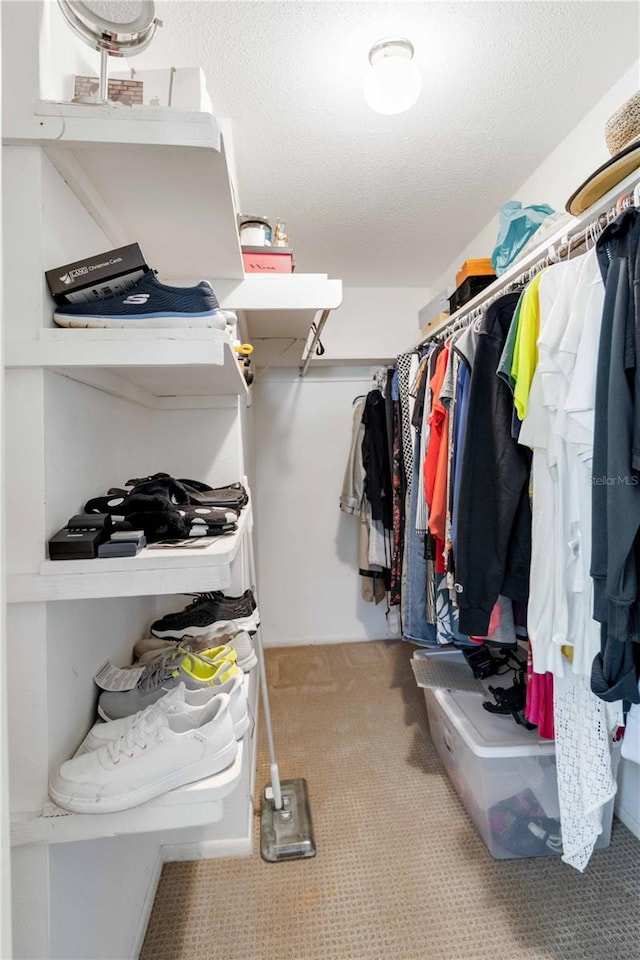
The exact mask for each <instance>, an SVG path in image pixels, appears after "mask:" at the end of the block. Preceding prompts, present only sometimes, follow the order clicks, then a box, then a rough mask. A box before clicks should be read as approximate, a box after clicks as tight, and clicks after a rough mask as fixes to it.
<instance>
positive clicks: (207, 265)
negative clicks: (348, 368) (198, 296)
mask: <svg viewBox="0 0 640 960" xmlns="http://www.w3.org/2000/svg"><path fill="white" fill-rule="evenodd" d="M3 140H4V142H5V143H6V144H10V145H27V144H39V145H40V146H42V148H43V150H44V151H45V153H46V155H47V156H48V157H49V159H50V160H51V162H52V163H53V165H54V166H55V168H56V169H57V170H58V172H59V173H60V175H61V176H62V177H63V178H64V180H65V181H66V183H67V184H68V185H69V187H70V188H71V190H72V191H73V192H74V194H75V195H76V196H77V197H78V199H79V200H80V202H81V203H82V204H83V206H84V207H85V208H86V209H87V210H88V212H89V213H90V214H91V216H92V218H93V219H94V220H95V222H96V223H97V224H99V226H100V227H101V228H102V230H103V231H104V233H105V234H106V236H107V237H108V238H109V239H110V241H111V243H112V244H113V246H121V245H123V244H126V243H132V242H134V241H137V242H139V243H140V246H141V248H142V250H143V252H144V255H145V257H146V259H147V262H148V263H149V265H150V266H152V267H153V268H154V269H156V270H158V272H159V277H160V279H161V280H164V281H165V282H167V281H168V282H175V283H182V284H189V283H193V282H195V281H197V280H198V279H200V278H202V277H206V278H208V279H210V280H212V281H213V283H214V289H215V291H216V295H217V297H218V300H219V301H220V305H221V306H222V307H223V308H224V309H229V310H236V311H238V312H239V313H241V314H242V315H243V318H244V321H245V323H246V329H247V336H248V337H249V338H250V340H251V342H252V343H254V346H255V347H256V352H255V357H254V359H255V361H256V362H257V363H271V362H272V359H273V357H272V354H273V350H274V349H275V350H276V355H277V354H278V353H280V352H281V346H280V341H281V340H284V341H285V347H287V343H288V342H289V341H290V342H291V343H290V345H289V347H288V348H287V349H286V354H287V358H286V359H287V361H288V362H289V363H291V362H292V357H295V358H296V362H297V361H299V360H300V359H301V358H302V356H303V352H304V346H305V343H306V342H307V339H308V337H309V333H310V330H311V324H312V323H313V321H314V319H315V318H316V316H317V315H318V313H319V312H320V311H322V310H334V309H336V307H339V306H340V303H341V302H342V283H341V281H340V280H330V279H329V278H328V277H327V276H326V275H325V274H295V273H294V274H290V275H278V276H260V275H248V276H245V275H244V271H243V266H242V255H241V250H240V243H239V238H238V231H237V227H236V206H237V204H236V198H235V189H234V186H233V184H232V182H231V180H230V177H229V171H228V165H227V160H226V155H225V149H224V140H223V137H222V134H221V132H220V130H219V128H218V124H217V123H216V120H215V118H214V117H212V116H211V115H210V114H206V113H196V112H185V111H177V110H171V109H165V108H157V109H154V108H151V107H146V108H124V107H116V106H105V107H87V106H85V105H82V104H72V103H54V102H48V101H39V102H38V103H37V104H36V108H35V113H34V115H33V117H30V118H27V119H26V120H24V121H20V122H16V121H15V120H13V121H12V122H11V125H10V126H9V127H7V128H5V129H4V130H3ZM123 171H126V173H123ZM123 177H124V183H123ZM123 187H124V188H123ZM176 339H177V338H176ZM203 339H205V338H203ZM274 341H275V346H274V347H273V348H272V347H271V344H272V342H274ZM58 342H59V344H60V345H61V344H62V343H66V344H71V343H72V341H71V339H70V338H67V339H61V340H59V341H58ZM22 356H24V355H23V354H15V353H12V352H9V362H10V363H13V362H14V360H13V359H12V358H16V359H15V362H16V365H20V362H21V357H22ZM35 356H36V357H42V356H43V353H42V352H41V351H37V352H36V354H35ZM44 356H45V357H46V353H45V354H44ZM58 356H61V361H60V362H59V363H58V364H56V366H60V367H62V368H64V367H66V366H67V363H70V364H72V365H73V366H79V365H82V361H81V360H77V359H76V360H70V361H67V359H66V353H65V350H64V348H60V352H59V353H58ZM74 356H75V354H74ZM36 362H37V364H42V365H48V366H51V365H52V364H50V363H49V362H47V361H46V359H45V360H37V361H36ZM178 362H179V363H180V362H182V363H185V364H186V361H178ZM84 365H85V366H92V365H91V364H90V363H85V364H84ZM106 365H108V363H101V364H100V366H106ZM113 365H115V366H117V364H115V363H114V364H113ZM185 373H186V371H185ZM135 376H136V375H135V374H134V373H132V372H131V373H130V374H129V376H128V377H127V379H128V380H130V381H131V382H132V383H133V384H134V385H136V383H137V381H136V379H135ZM186 376H187V378H188V376H189V374H188V373H186ZM185 382H186V381H185V379H184V378H183V379H179V380H178V387H177V388H176V390H177V392H179V393H183V390H181V389H180V384H184V383H185ZM151 392H153V390H152V391H151ZM212 392H213V393H216V392H218V391H215V390H214V391H212ZM193 393H194V395H209V392H205V385H204V384H203V385H202V387H201V389H200V390H195V391H193Z"/></svg>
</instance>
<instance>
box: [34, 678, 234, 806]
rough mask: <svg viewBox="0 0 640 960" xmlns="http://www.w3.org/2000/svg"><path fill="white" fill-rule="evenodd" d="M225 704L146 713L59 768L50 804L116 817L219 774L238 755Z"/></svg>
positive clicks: (225, 697) (221, 699) (222, 697)
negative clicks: (181, 710) (170, 792)
mask: <svg viewBox="0 0 640 960" xmlns="http://www.w3.org/2000/svg"><path fill="white" fill-rule="evenodd" d="M229 703H230V697H229V694H226V693H220V694H218V696H215V697H212V698H211V699H210V700H209V702H208V703H207V704H206V705H205V706H204V707H203V709H202V710H199V711H192V712H184V711H183V712H171V713H170V712H166V711H164V710H155V711H153V712H151V711H150V712H149V713H148V714H146V715H145V717H144V719H142V720H141V721H139V722H134V723H132V724H131V725H130V726H129V727H128V728H127V730H126V732H125V733H124V734H122V735H121V736H119V737H118V738H117V739H115V740H112V741H110V742H109V743H107V744H105V746H103V747H99V748H98V749H97V750H91V751H89V752H88V753H83V754H81V755H80V756H76V757H73V758H72V759H71V760H67V761H66V762H65V763H63V764H62V766H61V767H60V770H59V771H58V772H57V773H56V774H55V776H54V777H53V778H52V780H51V783H50V784H49V795H50V797H51V799H52V800H53V802H54V803H56V804H57V805H58V806H59V807H62V808H63V809H65V810H70V811H71V812H72V813H117V812H118V811H120V810H128V809H129V808H130V807H136V806H138V804H140V803H146V802H147V801H148V800H153V798H154V797H158V796H160V795H161V794H163V793H167V792H168V791H169V790H175V789H176V787H182V786H184V785H185V784H187V783H193V782H194V781H195V780H202V779H204V778H205V777H211V776H213V775H214V774H216V773H220V771H222V770H225V769H226V768H227V767H228V766H229V765H230V764H231V763H233V761H234V760H235V758H236V754H237V752H238V743H237V740H236V736H235V733H234V729H233V720H232V718H231V712H230V710H229Z"/></svg>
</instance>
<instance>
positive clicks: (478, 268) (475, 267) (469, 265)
mask: <svg viewBox="0 0 640 960" xmlns="http://www.w3.org/2000/svg"><path fill="white" fill-rule="evenodd" d="M488 276H492V277H494V276H495V271H494V269H493V267H492V266H491V260H490V259H489V258H488V257H483V258H482V259H480V260H465V262H464V263H463V264H462V266H461V267H460V269H459V270H458V272H457V273H456V287H461V286H462V284H463V283H464V281H465V280H466V279H467V277H488Z"/></svg>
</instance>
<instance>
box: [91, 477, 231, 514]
mask: <svg viewBox="0 0 640 960" xmlns="http://www.w3.org/2000/svg"><path fill="white" fill-rule="evenodd" d="M126 488H130V489H126ZM132 495H143V496H145V497H154V498H157V501H158V503H160V502H163V503H170V504H174V505H175V504H191V505H192V506H201V507H226V508H229V509H231V510H237V511H239V510H241V509H242V508H243V507H245V506H246V505H247V503H248V502H249V495H248V493H247V491H246V490H245V488H244V487H243V486H242V484H241V483H232V484H229V485H227V486H224V487H216V488H213V487H209V486H208V485H207V484H206V483H202V482H201V481H199V480H186V479H184V480H183V479H181V480H176V479H175V478H174V477H171V476H170V475H169V474H168V473H154V474H152V475H151V476H149V477H142V478H139V479H133V480H128V481H127V483H126V487H125V488H124V489H123V488H122V487H111V488H110V489H109V491H108V495H107V496H104V497H94V498H93V499H91V500H89V501H88V503H87V504H86V507H85V509H86V510H87V512H90V513H112V514H114V515H119V516H126V514H127V512H128V511H129V510H130V509H132V507H131V506H130V505H129V500H130V498H131V496H132Z"/></svg>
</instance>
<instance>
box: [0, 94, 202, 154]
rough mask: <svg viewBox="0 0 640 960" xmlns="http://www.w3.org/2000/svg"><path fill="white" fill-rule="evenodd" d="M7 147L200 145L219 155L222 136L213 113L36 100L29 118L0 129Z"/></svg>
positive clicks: (15, 120)
mask: <svg viewBox="0 0 640 960" xmlns="http://www.w3.org/2000/svg"><path fill="white" fill-rule="evenodd" d="M2 137H3V141H4V142H5V143H7V144H23V143H40V144H42V145H49V144H52V142H55V145H57V146H60V145H62V146H65V145H69V144H72V143H104V144H105V145H106V144H114V145H118V144H120V145H121V144H136V145H139V146H156V145H159V144H161V145H166V146H177V147H186V146H192V147H202V148H205V149H210V150H215V151H217V152H219V151H220V144H221V136H220V128H219V126H218V122H217V120H216V118H215V117H214V116H213V114H210V113H203V112H196V111H193V112H191V111H186V110H175V109H173V108H171V107H157V108H152V107H131V108H128V107H127V108H123V107H115V106H97V105H94V106H87V105H86V104H76V103H67V102H64V101H54V100H37V101H36V103H35V105H34V112H33V116H31V117H27V118H25V119H20V120H18V119H16V118H14V119H13V121H12V122H11V124H7V125H6V126H3V131H2Z"/></svg>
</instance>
